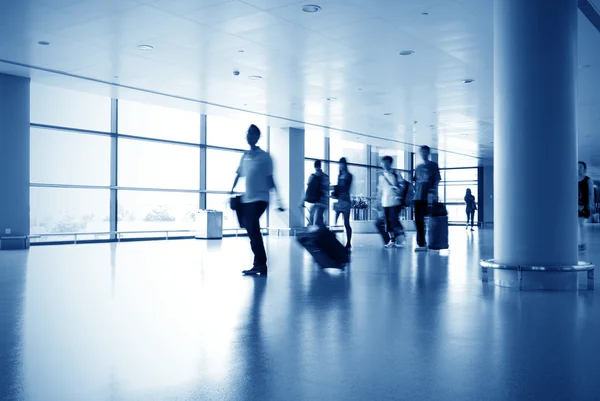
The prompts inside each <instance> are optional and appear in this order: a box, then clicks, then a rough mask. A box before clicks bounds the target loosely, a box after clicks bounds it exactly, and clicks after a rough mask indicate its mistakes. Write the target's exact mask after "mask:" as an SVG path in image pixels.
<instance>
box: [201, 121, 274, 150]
mask: <svg viewBox="0 0 600 401" xmlns="http://www.w3.org/2000/svg"><path fill="white" fill-rule="evenodd" d="M250 124H254V125H256V126H257V127H258V128H259V129H260V132H261V136H260V140H259V141H258V146H260V147H261V148H262V149H263V150H265V151H266V150H267V145H266V143H267V120H266V118H265V117H262V116H255V115H250V114H246V113H239V115H237V116H236V117H235V118H231V117H222V116H215V115H207V116H206V143H207V144H208V145H211V146H220V147H223V148H232V149H247V148H248V143H247V142H246V132H247V131H248V127H249V126H250Z"/></svg>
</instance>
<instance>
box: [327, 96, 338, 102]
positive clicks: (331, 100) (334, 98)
mask: <svg viewBox="0 0 600 401" xmlns="http://www.w3.org/2000/svg"><path fill="white" fill-rule="evenodd" d="M327 100H329V101H330V102H335V101H336V100H337V97H328V98H327Z"/></svg>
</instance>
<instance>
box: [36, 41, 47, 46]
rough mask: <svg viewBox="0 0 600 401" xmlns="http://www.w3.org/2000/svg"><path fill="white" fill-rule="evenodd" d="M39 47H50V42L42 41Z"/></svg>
mask: <svg viewBox="0 0 600 401" xmlns="http://www.w3.org/2000/svg"><path fill="white" fill-rule="evenodd" d="M38 45H42V46H49V45H50V42H47V41H45V40H40V41H39V42H38Z"/></svg>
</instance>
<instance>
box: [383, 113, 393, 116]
mask: <svg viewBox="0 0 600 401" xmlns="http://www.w3.org/2000/svg"><path fill="white" fill-rule="evenodd" d="M383 115H384V116H391V115H392V113H383Z"/></svg>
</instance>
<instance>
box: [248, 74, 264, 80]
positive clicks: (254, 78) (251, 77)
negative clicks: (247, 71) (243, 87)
mask: <svg viewBox="0 0 600 401" xmlns="http://www.w3.org/2000/svg"><path fill="white" fill-rule="evenodd" d="M248 79H251V80H253V81H257V80H259V79H262V77H261V76H260V75H250V76H249V77H248Z"/></svg>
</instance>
